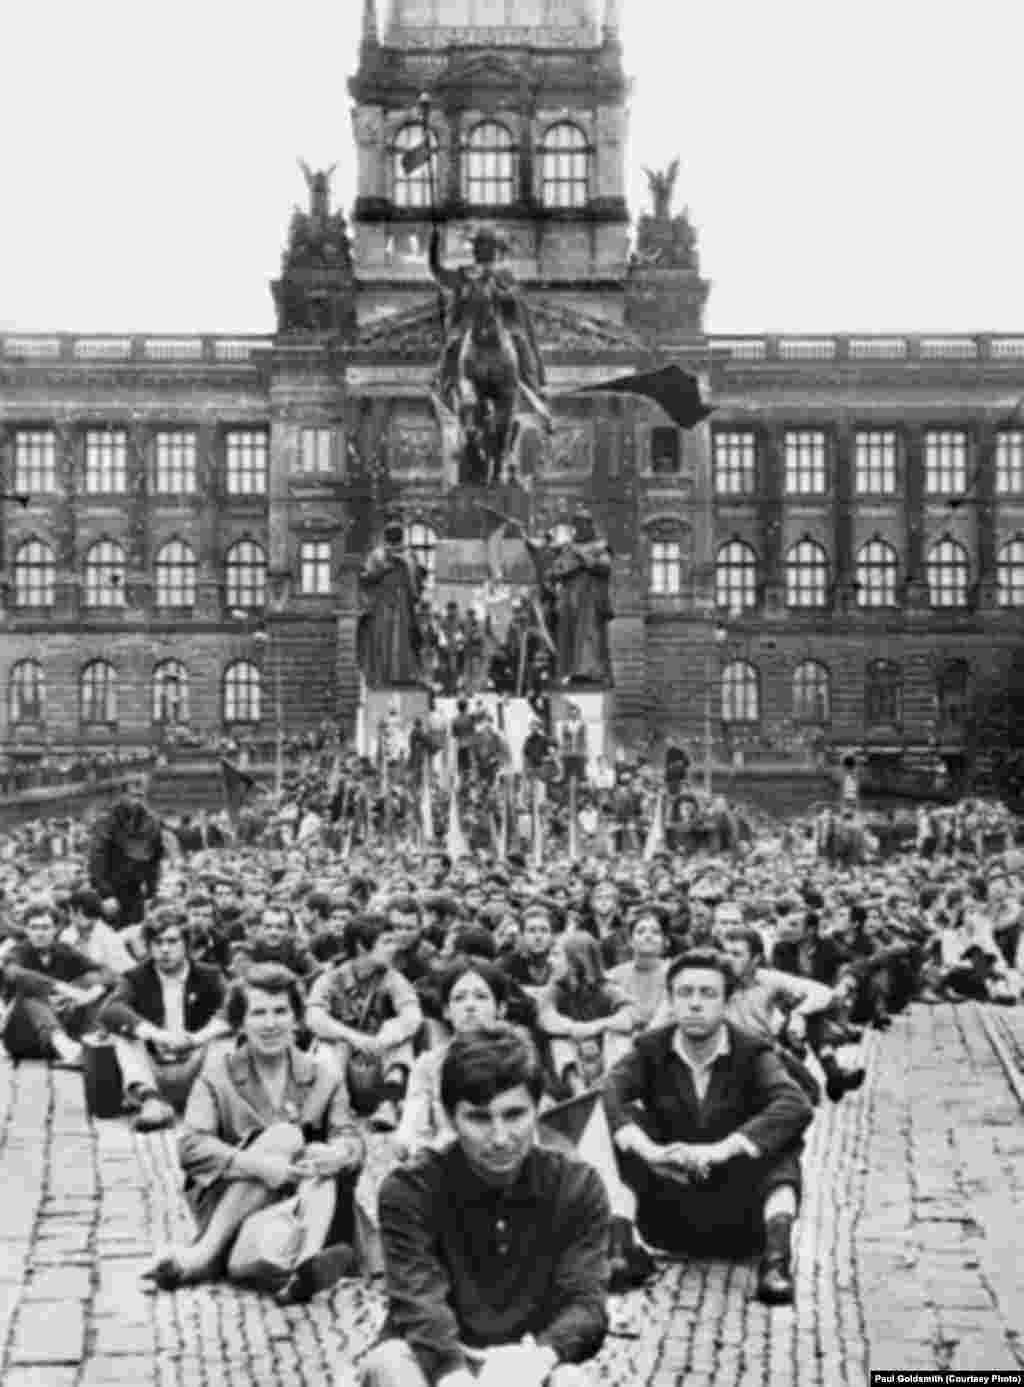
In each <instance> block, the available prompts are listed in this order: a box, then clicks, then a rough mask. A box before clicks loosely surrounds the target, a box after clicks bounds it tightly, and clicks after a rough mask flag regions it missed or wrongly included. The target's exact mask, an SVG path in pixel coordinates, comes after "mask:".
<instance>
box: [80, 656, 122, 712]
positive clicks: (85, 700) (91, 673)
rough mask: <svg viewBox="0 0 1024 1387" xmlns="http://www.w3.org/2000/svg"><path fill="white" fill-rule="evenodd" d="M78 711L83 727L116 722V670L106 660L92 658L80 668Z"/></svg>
mask: <svg viewBox="0 0 1024 1387" xmlns="http://www.w3.org/2000/svg"><path fill="white" fill-rule="evenodd" d="M79 711H80V715H81V721H82V726H83V727H98V726H102V727H114V726H116V724H117V671H116V670H115V669H114V666H113V665H110V664H108V663H107V661H106V660H93V662H92V663H91V664H88V665H86V667H85V669H83V670H82V677H81V682H80V685H79Z"/></svg>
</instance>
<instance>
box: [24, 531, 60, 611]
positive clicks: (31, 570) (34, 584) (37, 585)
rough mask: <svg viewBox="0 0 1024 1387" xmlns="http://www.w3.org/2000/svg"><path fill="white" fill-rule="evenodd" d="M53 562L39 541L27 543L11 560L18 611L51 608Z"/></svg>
mask: <svg viewBox="0 0 1024 1387" xmlns="http://www.w3.org/2000/svg"><path fill="white" fill-rule="evenodd" d="M56 584H57V561H56V559H55V558H54V555H53V550H52V549H51V548H50V546H49V545H48V544H44V543H43V541H42V540H41V539H27V540H26V541H25V543H24V544H20V545H19V546H18V551H17V553H16V554H15V556H14V601H15V604H16V605H17V606H19V607H52V606H53V603H54V596H55V592H56Z"/></svg>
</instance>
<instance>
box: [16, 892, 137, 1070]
mask: <svg viewBox="0 0 1024 1387" xmlns="http://www.w3.org/2000/svg"><path fill="white" fill-rule="evenodd" d="M57 923H58V921H57V911H56V908H55V907H54V906H53V905H51V904H50V902H49V901H45V900H41V901H37V902H35V903H34V904H33V905H30V906H29V907H28V909H27V910H26V912H25V919H24V930H25V938H24V939H23V940H21V942H20V943H16V944H14V945H13V946H12V947H11V948H10V949H9V950H8V952H7V953H6V955H5V957H4V960H3V967H2V976H3V982H4V992H5V993H6V994H7V996H9V997H10V998H11V999H12V1000H11V1007H10V1009H9V1011H8V1013H7V1018H6V1021H5V1022H4V1028H3V1042H4V1045H5V1046H6V1047H7V1053H8V1054H9V1055H10V1056H11V1058H12V1059H15V1060H30V1059H38V1060H58V1061H60V1062H61V1063H63V1064H71V1065H77V1064H78V1063H79V1061H80V1060H81V1058H82V1047H81V1044H80V1043H79V1042H80V1039H81V1036H82V1035H83V1034H84V1033H85V1032H86V1031H87V1030H88V1028H89V1025H90V1023H91V1022H92V1019H93V1017H94V1015H95V1012H96V1007H97V1005H98V1004H99V1002H100V1001H101V1000H102V998H103V997H104V996H105V995H106V994H107V992H109V991H110V989H111V988H112V987H113V986H114V983H115V981H116V975H115V974H114V973H111V972H109V971H108V970H107V969H106V968H102V967H99V966H98V965H97V964H95V963H94V962H93V960H92V959H91V958H89V957H88V956H87V955H86V954H84V953H81V952H80V951H79V950H78V949H73V948H72V947H71V945H70V944H61V943H60V942H59V941H58V940H57Z"/></svg>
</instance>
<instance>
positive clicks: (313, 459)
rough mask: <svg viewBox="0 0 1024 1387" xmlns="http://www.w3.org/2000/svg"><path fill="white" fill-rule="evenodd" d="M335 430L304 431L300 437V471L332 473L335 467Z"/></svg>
mask: <svg viewBox="0 0 1024 1387" xmlns="http://www.w3.org/2000/svg"><path fill="white" fill-rule="evenodd" d="M333 439H334V430H333V429H303V430H302V433H301V435H300V437H299V469H300V471H302V472H330V470H331V467H332V466H333V462H334V458H333V448H332V443H333Z"/></svg>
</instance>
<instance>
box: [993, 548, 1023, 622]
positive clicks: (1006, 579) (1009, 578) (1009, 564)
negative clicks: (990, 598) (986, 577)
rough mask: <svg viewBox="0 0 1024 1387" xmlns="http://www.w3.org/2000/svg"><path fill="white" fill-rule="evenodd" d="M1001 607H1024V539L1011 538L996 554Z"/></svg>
mask: <svg viewBox="0 0 1024 1387" xmlns="http://www.w3.org/2000/svg"><path fill="white" fill-rule="evenodd" d="M996 590H997V593H998V597H999V605H1000V607H1024V539H1011V540H1009V541H1008V542H1007V543H1006V544H1004V545H1002V547H1001V548H1000V550H999V553H998V555H997V556H996Z"/></svg>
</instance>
